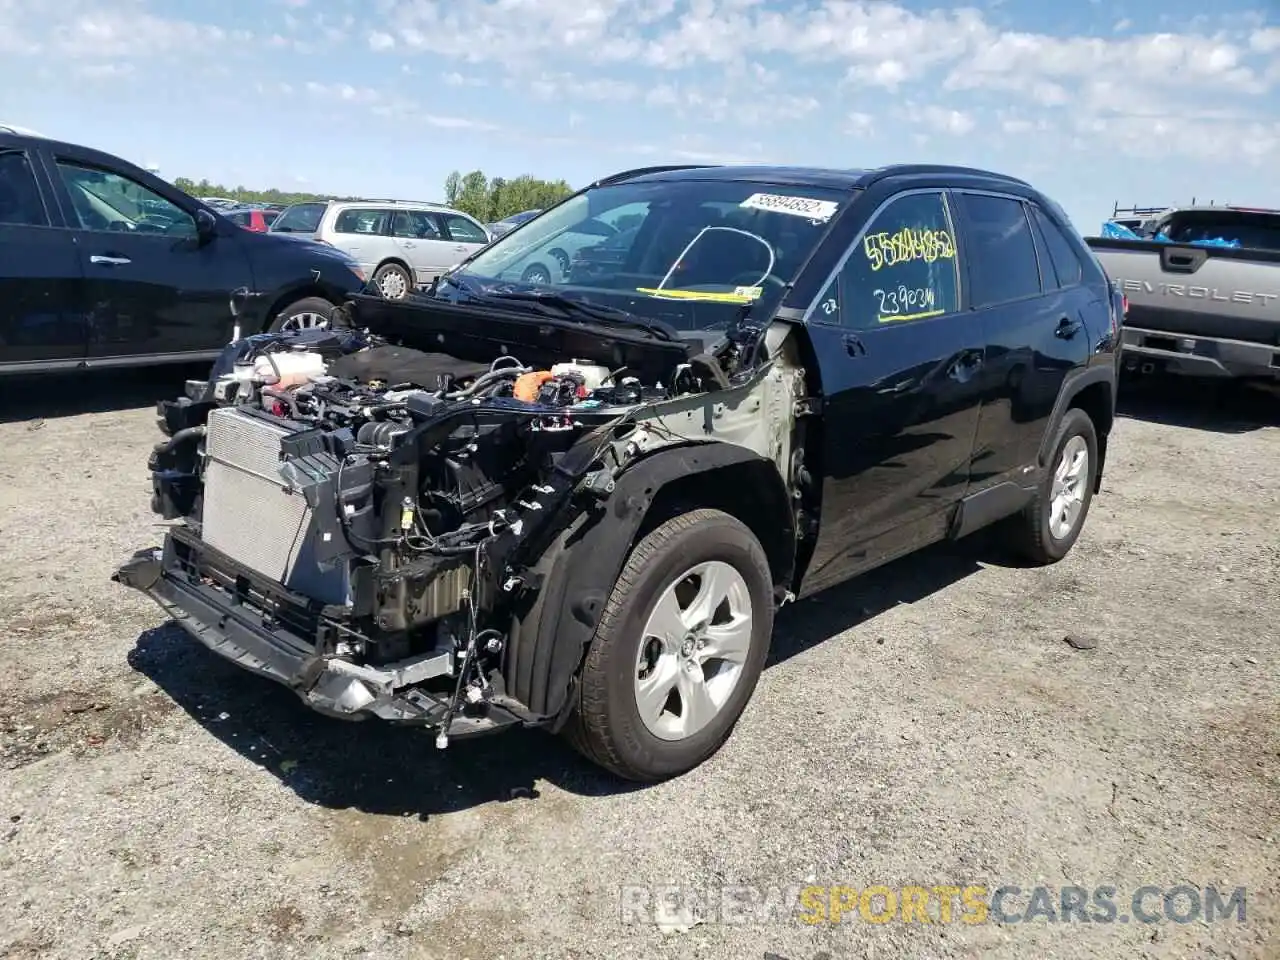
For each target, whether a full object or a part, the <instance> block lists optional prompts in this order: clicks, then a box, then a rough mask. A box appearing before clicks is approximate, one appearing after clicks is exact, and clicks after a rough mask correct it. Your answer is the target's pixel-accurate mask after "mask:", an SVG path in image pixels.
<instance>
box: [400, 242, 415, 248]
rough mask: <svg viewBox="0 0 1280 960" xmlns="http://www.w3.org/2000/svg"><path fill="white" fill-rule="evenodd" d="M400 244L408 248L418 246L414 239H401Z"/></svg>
mask: <svg viewBox="0 0 1280 960" xmlns="http://www.w3.org/2000/svg"><path fill="white" fill-rule="evenodd" d="M400 246H402V247H404V248H405V249H406V250H408V249H409V248H410V247H414V246H417V244H415V243H414V242H413V241H412V240H401V241H400Z"/></svg>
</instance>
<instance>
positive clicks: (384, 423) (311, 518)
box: [151, 331, 725, 726]
mask: <svg viewBox="0 0 1280 960" xmlns="http://www.w3.org/2000/svg"><path fill="white" fill-rule="evenodd" d="M233 347H234V348H235V349H234V350H228V352H227V353H226V354H224V357H223V358H222V359H220V360H219V362H218V363H217V364H216V365H215V368H214V371H213V374H212V376H211V377H210V378H209V380H208V382H207V383H194V382H193V383H192V384H189V385H188V387H189V389H188V396H187V397H185V398H183V399H181V400H179V401H173V402H168V401H166V402H163V403H162V404H161V405H160V410H161V413H162V418H163V421H164V424H165V427H166V432H168V433H169V434H170V436H169V439H168V440H166V441H165V442H163V443H161V444H159V445H158V446H157V447H156V450H155V452H154V453H153V455H152V461H151V468H152V470H153V477H154V488H155V497H154V500H153V509H154V510H155V511H156V512H157V513H160V514H161V515H163V516H164V517H166V518H170V519H176V518H180V517H181V518H184V519H185V521H186V522H185V524H184V525H182V526H181V527H176V528H174V531H175V532H174V535H173V536H172V537H171V538H170V540H171V543H172V544H173V546H172V547H171V549H173V550H176V551H179V552H182V551H184V550H189V551H190V560H189V561H182V558H179V561H180V562H187V563H188V566H189V568H190V570H189V576H191V577H192V578H193V579H196V580H200V581H201V582H203V583H206V584H208V585H210V587H211V588H217V589H220V590H222V591H226V592H228V593H232V594H235V595H236V596H239V597H241V598H242V599H243V602H245V603H247V604H248V605H250V606H251V607H253V608H254V609H256V610H259V611H261V612H263V613H264V614H265V616H266V617H267V621H268V622H271V621H272V620H273V618H274V620H276V621H278V622H279V623H280V624H281V625H282V626H284V627H286V628H287V629H288V631H289V632H290V633H291V634H293V635H301V636H304V637H314V638H315V644H314V651H315V653H316V654H317V655H319V656H322V657H324V658H326V662H331V661H333V660H334V659H344V660H346V661H348V662H349V663H350V664H351V665H352V669H354V670H357V671H358V670H359V669H362V668H363V667H369V668H374V669H378V668H383V669H390V670H392V671H393V672H394V676H395V677H396V678H397V680H396V686H397V687H398V688H400V687H405V686H411V685H414V684H419V685H421V687H422V689H423V690H427V689H431V688H432V685H433V682H434V683H436V684H443V685H444V688H439V689H438V691H437V692H438V693H439V694H445V693H446V692H447V690H446V689H445V688H448V687H451V686H452V685H453V684H454V683H455V682H456V684H457V687H456V690H454V695H453V696H451V697H450V696H446V697H444V698H443V699H440V700H437V701H432V700H430V699H429V698H428V699H425V700H423V701H422V702H421V703H419V704H418V705H417V708H418V709H420V710H421V711H422V712H424V713H430V712H435V711H438V709H439V706H440V704H441V703H448V704H449V705H450V706H449V710H450V711H452V709H453V705H454V704H457V703H461V702H478V701H479V700H481V699H483V700H486V701H487V700H489V699H490V698H492V697H493V696H495V695H496V694H495V692H494V691H493V690H492V689H491V687H490V686H489V684H490V680H489V679H488V677H489V676H490V675H492V672H491V671H489V670H488V669H487V667H486V664H492V663H494V662H496V661H497V658H498V656H499V655H500V653H501V651H502V644H503V639H502V636H503V633H502V631H501V630H500V629H499V630H494V629H486V628H485V623H484V622H483V616H481V617H480V618H479V619H478V618H477V617H478V614H479V613H481V612H482V611H483V610H492V609H493V600H494V595H495V594H496V593H498V592H499V591H507V592H508V593H510V592H512V591H514V590H517V587H518V584H517V583H516V582H515V581H516V580H517V579H518V578H514V577H512V576H511V575H510V573H509V571H510V570H512V569H513V568H515V567H514V566H513V564H514V563H515V559H517V558H518V556H519V555H520V554H521V552H522V551H527V552H528V553H529V555H530V557H532V556H534V555H536V551H537V550H540V549H542V548H544V547H545V545H546V543H547V542H548V540H549V538H550V537H551V536H552V535H554V533H555V532H556V531H558V529H560V528H562V526H563V524H564V522H565V517H566V515H567V513H566V510H565V508H566V506H567V505H568V504H569V502H570V500H571V498H572V497H574V496H575V495H581V494H582V491H583V490H584V489H585V490H587V491H588V492H589V491H590V490H591V489H593V488H594V489H597V490H599V491H602V494H601V495H605V494H604V493H603V491H607V490H611V489H612V472H611V470H614V469H616V467H617V464H616V463H615V464H614V465H613V466H612V467H611V465H610V462H609V458H608V457H606V456H604V455H603V454H604V451H605V448H606V447H607V446H608V445H609V444H610V443H611V442H613V441H615V439H616V437H615V435H614V434H612V433H610V429H612V428H613V427H616V425H617V424H618V423H619V422H621V421H622V420H625V419H626V418H627V416H628V411H629V410H635V409H637V408H641V407H643V406H644V405H646V404H651V403H652V402H654V401H662V400H665V399H669V398H670V397H672V396H675V395H678V394H680V393H689V392H700V391H702V390H705V389H708V382H709V381H714V382H716V383H720V382H723V381H724V376H725V375H724V373H723V372H722V371H721V370H720V369H719V367H718V366H717V364H716V362H715V361H711V360H709V358H701V357H698V358H695V362H686V363H677V364H675V365H674V369H673V370H672V372H671V375H670V377H669V378H668V379H669V382H668V383H665V384H663V383H650V384H644V383H642V382H641V379H640V378H639V377H638V376H635V375H632V374H631V373H630V372H629V371H628V370H627V369H625V368H623V369H610V368H608V367H606V366H604V365H602V364H598V363H591V362H587V361H580V360H575V359H573V358H571V357H569V358H565V359H564V360H562V361H561V362H558V363H553V364H549V365H547V366H546V367H545V368H543V367H540V366H537V365H533V364H525V363H523V362H521V359H520V358H519V357H517V356H515V355H512V354H510V353H501V354H500V355H498V356H496V357H494V358H493V359H492V360H491V361H489V362H488V363H480V362H475V361H471V360H464V359H459V358H457V357H454V356H451V355H448V354H444V353H430V352H425V351H422V350H417V349H411V348H407V347H402V346H399V345H397V344H395V343H392V342H389V341H387V340H384V339H382V338H379V337H376V336H373V335H371V334H369V333H368V332H367V331H363V332H353V331H342V332H325V331H307V332H304V333H301V334H292V335H288V336H281V335H262V336H258V337H251V338H249V339H248V340H245V341H241V342H239V343H238V344H236V345H233ZM599 427H606V428H609V429H605V430H603V431H601V432H600V436H599V438H598V439H597V438H596V437H595V435H594V434H592V431H593V430H595V429H596V428H599ZM566 458H567V460H566ZM544 524H545V525H546V526H545V529H546V530H547V531H551V532H545V533H544V532H540V531H541V530H542V525H544ZM553 528H554V529H553ZM224 561H229V562H224ZM504 571H506V572H504ZM455 678H456V679H455ZM351 686H352V690H353V691H362V692H359V697H366V696H367V695H368V690H369V683H367V682H366V683H364V684H363V685H360V684H352V685H351ZM410 693H412V691H410ZM356 695H357V694H356V693H351V694H334V695H332V696H331V697H329V699H330V701H332V702H334V703H339V704H340V706H339V708H338V709H339V712H342V713H351V714H354V713H357V712H360V711H363V710H366V709H371V708H370V707H369V704H368V703H356V702H351V703H346V702H345V701H344V700H343V697H344V696H345V697H347V698H348V699H350V697H353V696H356ZM406 697H408V699H406V698H405V697H401V698H399V699H397V700H396V701H395V703H394V705H392V704H390V703H388V704H387V705H386V708H385V710H384V711H383V712H384V713H385V714H392V715H394V716H399V717H400V718H401V719H413V717H412V716H410V715H409V714H406V711H410V713H411V712H412V710H413V709H415V708H414V707H412V706H411V704H412V702H413V701H412V697H411V696H410V695H409V694H406ZM468 698H470V701H468ZM446 726H447V724H446Z"/></svg>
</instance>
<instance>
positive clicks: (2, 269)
mask: <svg viewBox="0 0 1280 960" xmlns="http://www.w3.org/2000/svg"><path fill="white" fill-rule="evenodd" d="M37 170H38V168H37V167H36V166H35V165H34V164H33V163H32V162H31V157H30V156H29V155H28V153H27V152H26V151H25V150H23V149H22V148H21V147H4V146H0V368H5V367H9V366H10V365H21V364H27V363H32V362H43V363H53V364H58V365H68V364H72V363H74V362H78V361H79V360H80V359H81V358H83V357H84V351H85V326H84V312H83V299H82V298H83V294H84V284H83V281H82V277H81V275H80V254H79V253H78V252H77V250H76V245H75V240H74V239H73V237H72V234H71V232H70V231H69V230H65V229H63V228H62V227H61V225H59V224H58V223H56V221H55V220H54V219H53V216H56V213H57V208H56V207H54V206H53V205H52V204H51V203H50V202H47V201H49V200H50V199H51V198H49V197H46V196H45V194H46V193H47V192H48V191H47V190H41V188H40V184H39V178H38V176H37Z"/></svg>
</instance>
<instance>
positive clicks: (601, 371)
mask: <svg viewBox="0 0 1280 960" xmlns="http://www.w3.org/2000/svg"><path fill="white" fill-rule="evenodd" d="M567 373H576V374H578V375H579V376H580V377H582V379H583V380H584V381H585V383H584V384H583V385H584V386H585V387H586V388H587V390H595V389H596V388H597V387H600V386H602V385H603V384H604V381H605V379H606V378H607V377H608V376H609V368H608V367H602V366H599V365H598V364H594V363H587V362H585V361H583V360H573V361H571V362H569V363H557V364H556V365H555V366H553V367H552V368H551V375H552V376H553V377H563V376H564V375H565V374H567Z"/></svg>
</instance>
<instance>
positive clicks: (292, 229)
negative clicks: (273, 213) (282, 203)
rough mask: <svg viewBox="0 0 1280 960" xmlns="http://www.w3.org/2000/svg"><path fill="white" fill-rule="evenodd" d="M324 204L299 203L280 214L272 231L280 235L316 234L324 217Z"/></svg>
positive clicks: (272, 226)
mask: <svg viewBox="0 0 1280 960" xmlns="http://www.w3.org/2000/svg"><path fill="white" fill-rule="evenodd" d="M324 211H325V206H324V204H322V203H297V204H294V205H293V206H292V207H289V208H288V209H286V210H285V211H284V213H282V214H280V217H279V218H278V219H277V220H276V222H275V223H273V224H272V225H271V229H272V230H275V231H278V232H280V233H315V232H316V231H317V230H319V229H320V220H321V219H322V218H323V217H324Z"/></svg>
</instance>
